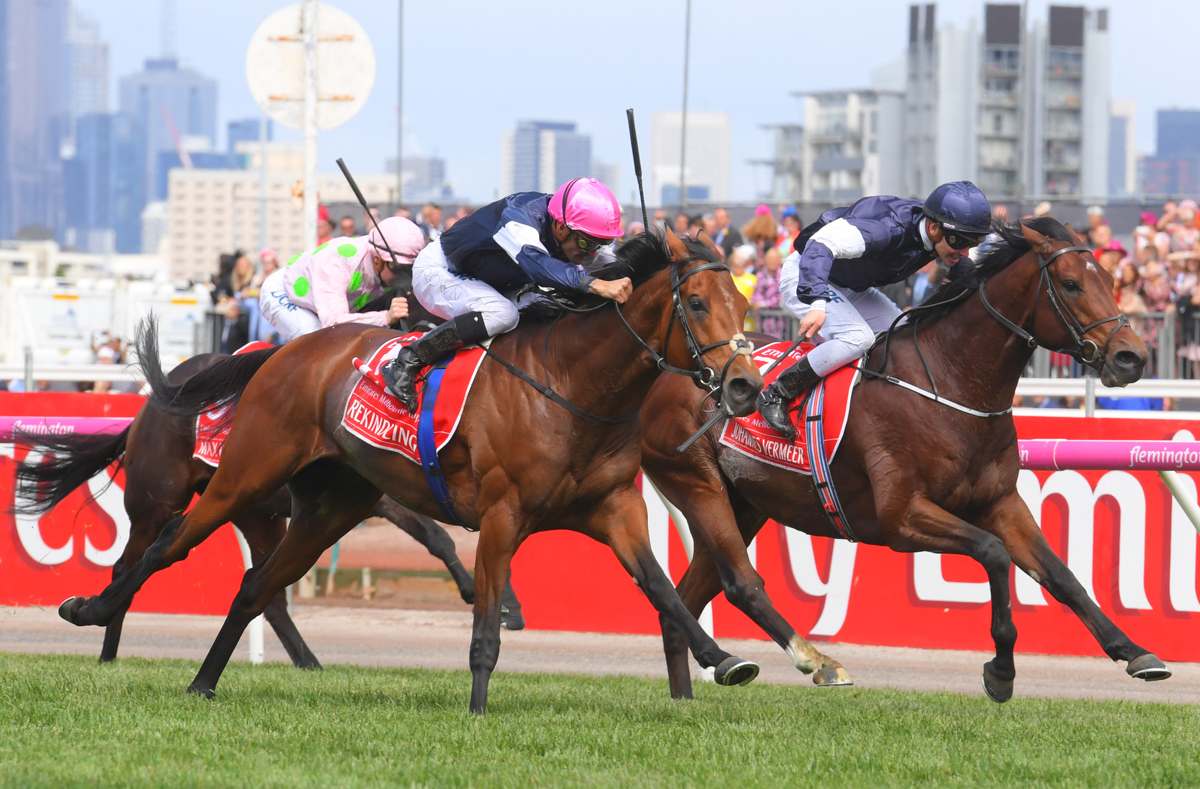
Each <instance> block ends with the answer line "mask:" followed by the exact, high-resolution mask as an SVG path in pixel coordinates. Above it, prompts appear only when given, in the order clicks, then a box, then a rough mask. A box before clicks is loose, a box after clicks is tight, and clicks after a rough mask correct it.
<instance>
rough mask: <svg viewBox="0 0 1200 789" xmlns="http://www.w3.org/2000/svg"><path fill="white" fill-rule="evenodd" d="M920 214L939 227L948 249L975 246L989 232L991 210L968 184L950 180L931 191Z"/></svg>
mask: <svg viewBox="0 0 1200 789" xmlns="http://www.w3.org/2000/svg"><path fill="white" fill-rule="evenodd" d="M922 213H924V214H925V216H927V217H929V218H930V219H932V220H933V221H935V222H937V223H938V224H939V225H941V226H942V229H943V230H944V231H945V232H946V243H948V244H949V245H950V246H951V247H955V248H961V247H964V246H968V245H970V246H974V245H975V244H978V243H979V242H980V241H982V240H983V237H984V236H986V235H987V234H988V233H989V232H991V224H992V207H991V205H989V204H988V200H987V198H986V197H984V196H983V192H981V191H979V187H978V186H976V185H975V184H973V183H971V182H970V181H951V182H950V183H948V184H942V185H941V186H939V187H938V188H937V189H934V190H933V192H932V193H931V194H930V195H929V198H928V199H927V200H926V201H925V207H924V208H923V209H922ZM966 242H972V243H970V244H968V243H966Z"/></svg>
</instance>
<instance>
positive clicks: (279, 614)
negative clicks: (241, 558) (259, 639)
mask: <svg viewBox="0 0 1200 789" xmlns="http://www.w3.org/2000/svg"><path fill="white" fill-rule="evenodd" d="M234 525H235V526H237V527H238V529H240V530H241V532H242V536H243V537H245V538H246V544H247V545H249V546H250V559H251V561H252V562H253V566H255V567H257V566H258V565H260V564H262V563H263V562H265V561H266V560H267V557H268V556H270V555H271V552H272V551H274V550H275V548H276V547H277V546H278V545H279V544H280V543H281V542H282V541H283V537H284V535H285V534H287V526H286V524H285V521H284V518H283V517H282V516H280V515H275V514H274V513H271V514H267V513H253V514H249V515H243V516H241V517H239V518H238V519H237V521H235V522H234ZM263 617H264V618H265V619H266V620H267V624H269V625H270V626H271V629H272V630H274V631H275V635H276V636H278V637H279V643H281V644H283V649H284V651H285V652H287V655H288V657H289V658H290V659H291V661H292V665H294V666H295V667H296V668H309V669H317V668H320V667H321V663H320V661H318V660H317V658H316V656H315V655H313V653H312V650H310V649H309V648H308V644H306V643H304V638H303V637H302V636H301V635H300V631H299V630H297V629H296V623H295V622H293V621H292V617H291V615H289V614H288V610H287V594H286V592H285V591H284V590H280V591H279V593H278V594H276V595H275V596H274V597H273V598H271V602H269V603H267V607H266V608H265V609H264V610H263Z"/></svg>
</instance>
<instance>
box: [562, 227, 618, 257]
mask: <svg viewBox="0 0 1200 789" xmlns="http://www.w3.org/2000/svg"><path fill="white" fill-rule="evenodd" d="M571 235H572V236H574V237H575V245H576V246H577V247H579V251H580V252H587V253H592V252H598V251H599V250H600V247H606V246H608V245H609V244H611V243H612V241H611V240H609V239H603V238H595V237H593V236H589V235H587V234H586V233H581V232H579V231H578V230H572V231H571Z"/></svg>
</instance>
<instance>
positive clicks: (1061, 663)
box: [0, 605, 1200, 704]
mask: <svg viewBox="0 0 1200 789" xmlns="http://www.w3.org/2000/svg"><path fill="white" fill-rule="evenodd" d="M295 619H296V624H297V626H298V627H299V628H300V631H301V632H302V633H303V634H304V636H305V638H306V639H307V640H308V643H309V645H310V646H311V647H312V649H313V651H314V652H315V653H316V654H317V656H318V657H319V658H320V659H321V661H322V662H323V663H326V664H332V663H353V664H357V665H366V666H415V667H424V668H449V669H466V668H467V649H468V645H469V643H470V639H471V615H470V613H468V612H465V611H436V610H427V611H414V610H407V609H395V608H392V609H380V608H367V607H345V606H334V605H305V606H297V608H296V611H295ZM221 621H222V620H221V618H220V617H212V616H177V615H165V614H129V615H128V616H127V617H126V619H125V629H124V638H123V641H122V644H121V654H122V655H136V656H140V657H148V658H154V657H175V658H189V659H194V660H199V659H202V658H203V657H204V654H205V652H206V651H207V650H208V647H209V645H210V644H211V643H212V640H213V638H214V637H215V636H216V634H217V630H218V629H219V628H220V625H221ZM102 635H103V631H102V630H100V629H99V628H75V627H72V626H70V625H68V624H66V623H65V622H63V621H62V620H60V619H59V618H58V616H57V614H56V612H55V611H54V610H53V609H37V608H0V651H4V652H37V653H42V652H63V653H73V654H88V655H98V654H99V652H100V643H101V639H102ZM265 642H266V644H265V651H266V659H267V660H269V661H283V660H286V656H285V654H284V652H283V648H282V647H281V646H280V644H279V642H278V641H277V640H276V639H275V635H274V633H272V632H271V630H270V628H269V627H268V628H267V634H266V638H265ZM502 642H503V646H502V648H501V651H500V664H499V666H497V670H498V671H515V672H566V673H586V674H635V675H641V676H647V677H665V676H666V669H665V667H664V665H663V657H662V642H661V641H660V640H659V639H658V638H656V637H652V636H614V635H608V634H597V633H562V632H548V631H529V630H525V631H521V632H517V633H510V632H507V631H504V632H503V635H502ZM722 646H723V647H724V648H725V649H727V650H729V651H731V652H733V653H734V654H737V655H739V656H740V657H745V658H750V659H753V660H756V661H758V662H759V664H760V665H761V666H762V669H763V670H762V674H761V675H760V677H759V681H763V682H771V683H777V684H789V685H802V686H804V687H807V688H812V687H813V686H812V685H811V683H810V682H809V680H808V678H807V677H805V676H803V675H801V674H800V673H799V672H797V671H796V670H795V669H794V668H793V667H792V665H791V663H790V661H789V660H788V659H787V657H786V656H785V655H784V654H783V652H782V651H781V650H779V649H778V648H776V647H775V645H774V644H771V643H768V642H765V641H741V640H734V639H724V640H722ZM826 651H828V652H829V653H830V654H832V655H834V656H836V657H837V658H838V659H839V660H841V661H842V663H843V664H844V665H845V666H846V668H847V669H848V670H849V672H850V674H851V676H853V677H854V679H855V682H856V683H857V684H858V685H859V686H860V687H867V688H881V687H893V688H903V689H909V690H946V691H953V692H958V693H970V694H979V693H982V689H981V687H980V672H981V670H982V667H983V664H984V662H986V661H987V660H988V659H990V658H991V655H988V654H985V653H982V652H957V651H949V650H932V649H901V648H895V647H866V646H857V645H851V644H829V645H828V649H827V650H826ZM246 655H247V645H246V640H245V638H244V637H243V640H242V645H241V646H240V647H239V648H238V650H237V652H236V653H235V659H238V660H245V659H246ZM1172 668H1173V669H1174V671H1175V676H1174V677H1173V678H1171V679H1170V680H1167V681H1166V682H1155V683H1144V682H1140V681H1137V680H1133V679H1130V678H1129V677H1127V676H1126V675H1125V673H1124V671H1123V670H1122V668H1121V667H1119V666H1117V665H1115V664H1114V663H1112V662H1111V661H1109V660H1107V659H1104V658H1066V657H1048V656H1042V655H1018V656H1017V686H1016V693H1017V695H1026V696H1052V697H1067V698H1089V699H1128V700H1134V701H1160V702H1173V703H1184V704H1197V703H1200V664H1194V663H1177V664H1173V665H1172ZM188 679H190V677H188ZM180 682H181V687H182V686H183V684H186V680H184V679H182V678H181V680H180ZM731 692H736V691H731ZM822 692H839V691H836V690H829V691H822Z"/></svg>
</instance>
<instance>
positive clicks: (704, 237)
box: [696, 230, 725, 260]
mask: <svg viewBox="0 0 1200 789" xmlns="http://www.w3.org/2000/svg"><path fill="white" fill-rule="evenodd" d="M696 238H698V239H699V240H700V243H702V244H704V246H706V247H708V250H709V251H710V252H712V253H713V254H714V255H716V256H717V260H724V259H725V250H723V249H721V248H720V247H719V246H717V245H716V244H714V243H713V240H712V239H711V238H709V237H708V233H705V232H704V231H703V230H701V231H700V232H699V233H697V234H696Z"/></svg>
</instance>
